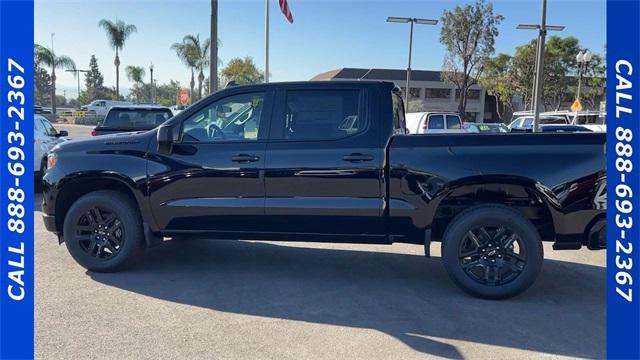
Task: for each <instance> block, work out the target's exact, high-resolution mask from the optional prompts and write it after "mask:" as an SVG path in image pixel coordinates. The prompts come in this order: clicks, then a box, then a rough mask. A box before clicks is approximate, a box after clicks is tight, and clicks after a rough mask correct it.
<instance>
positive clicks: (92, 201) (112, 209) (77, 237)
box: [64, 191, 144, 272]
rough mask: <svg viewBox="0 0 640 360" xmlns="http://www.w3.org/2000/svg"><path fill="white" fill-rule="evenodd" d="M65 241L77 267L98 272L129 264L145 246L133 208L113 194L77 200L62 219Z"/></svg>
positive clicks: (129, 202) (105, 193)
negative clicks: (78, 265) (77, 264)
mask: <svg viewBox="0 0 640 360" xmlns="http://www.w3.org/2000/svg"><path fill="white" fill-rule="evenodd" d="M64 239H65V243H66V245H67V249H68V250H69V253H70V254H71V256H72V257H73V258H74V259H75V260H76V261H77V262H78V263H79V264H80V265H82V266H83V267H84V268H86V269H88V270H91V271H99V272H108V271H116V270H120V269H121V268H123V267H125V266H127V265H129V264H131V263H132V262H133V261H134V260H136V259H137V258H138V257H139V255H140V252H141V250H142V248H143V246H142V245H143V244H144V235H143V231H142V224H141V221H140V216H139V214H138V212H137V211H136V208H135V206H134V204H133V203H132V202H131V201H130V200H129V199H127V198H126V197H125V196H123V195H122V194H120V193H118V192H115V191H96V192H92V193H89V194H86V195H84V196H82V197H81V198H80V199H78V200H77V201H76V202H75V203H74V204H73V205H72V206H71V208H70V209H69V211H68V212H67V215H66V217H65V220H64Z"/></svg>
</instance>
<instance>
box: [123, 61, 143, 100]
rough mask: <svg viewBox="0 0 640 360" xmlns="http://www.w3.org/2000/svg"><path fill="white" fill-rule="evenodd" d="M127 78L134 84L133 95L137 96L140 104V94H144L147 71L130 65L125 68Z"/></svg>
mask: <svg viewBox="0 0 640 360" xmlns="http://www.w3.org/2000/svg"><path fill="white" fill-rule="evenodd" d="M125 71H126V73H127V78H128V79H129V81H132V82H133V83H134V85H133V89H132V90H133V91H132V93H133V94H134V95H135V98H136V101H137V102H140V94H141V93H142V85H141V84H144V75H145V71H144V68H143V67H142V66H133V65H129V66H127V67H126V68H125Z"/></svg>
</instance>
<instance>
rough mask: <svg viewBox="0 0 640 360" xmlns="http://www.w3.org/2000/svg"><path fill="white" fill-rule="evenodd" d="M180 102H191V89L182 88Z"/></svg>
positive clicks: (184, 103) (182, 103)
mask: <svg viewBox="0 0 640 360" xmlns="http://www.w3.org/2000/svg"><path fill="white" fill-rule="evenodd" d="M180 104H181V105H183V106H187V104H189V90H187V89H180Z"/></svg>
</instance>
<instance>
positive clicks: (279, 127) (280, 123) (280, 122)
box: [268, 87, 371, 143]
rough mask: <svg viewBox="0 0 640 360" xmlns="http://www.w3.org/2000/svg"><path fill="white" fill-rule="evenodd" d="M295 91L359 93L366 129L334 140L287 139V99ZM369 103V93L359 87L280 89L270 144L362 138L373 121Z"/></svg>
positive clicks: (360, 112)
mask: <svg viewBox="0 0 640 360" xmlns="http://www.w3.org/2000/svg"><path fill="white" fill-rule="evenodd" d="M295 91H358V118H361V119H363V120H364V127H363V128H362V130H361V131H358V132H356V133H353V134H349V135H346V136H343V137H339V138H334V139H326V138H325V139H322V138H317V139H286V138H285V137H284V132H285V125H286V119H285V117H286V112H287V111H286V106H287V97H288V94H289V93H290V92H295ZM368 101H369V94H368V91H367V90H366V89H364V88H359V87H335V88H333V87H332V88H326V87H321V88H320V87H319V88H309V87H304V88H296V87H291V88H284V89H279V90H278V93H277V95H276V97H275V101H274V104H279V105H278V108H277V110H275V109H274V111H273V116H272V121H271V126H270V127H269V138H268V140H269V142H279V143H300V142H329V141H342V140H345V139H350V138H354V137H360V136H361V135H363V134H365V133H367V132H368V131H369V130H370V128H371V121H370V119H369V117H370V114H369V113H368V112H367V111H366V109H368V106H367V102H368Z"/></svg>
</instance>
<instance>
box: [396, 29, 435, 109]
mask: <svg viewBox="0 0 640 360" xmlns="http://www.w3.org/2000/svg"><path fill="white" fill-rule="evenodd" d="M387 22H393V23H402V24H406V23H409V24H410V25H411V26H410V29H409V65H408V66H407V86H406V88H405V89H406V91H405V94H404V99H405V100H404V102H405V104H404V107H405V109H406V110H408V109H409V92H410V89H411V88H410V85H411V51H412V48H413V24H414V23H415V24H420V25H436V24H437V23H438V20H433V19H420V18H409V17H398V16H389V17H388V18H387Z"/></svg>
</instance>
